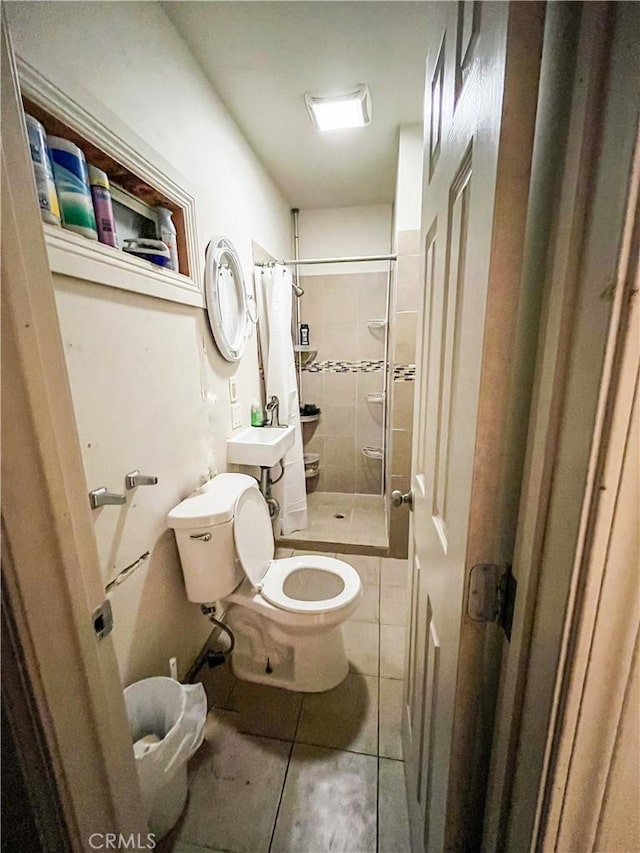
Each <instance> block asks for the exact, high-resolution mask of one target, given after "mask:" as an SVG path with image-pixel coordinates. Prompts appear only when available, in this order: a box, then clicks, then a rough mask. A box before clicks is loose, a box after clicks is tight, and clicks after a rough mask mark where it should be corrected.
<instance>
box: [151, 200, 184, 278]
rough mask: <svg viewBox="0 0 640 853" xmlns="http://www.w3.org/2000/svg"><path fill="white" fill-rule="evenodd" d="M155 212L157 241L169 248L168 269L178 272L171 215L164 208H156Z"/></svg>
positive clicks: (174, 231) (174, 232) (175, 240)
mask: <svg viewBox="0 0 640 853" xmlns="http://www.w3.org/2000/svg"><path fill="white" fill-rule="evenodd" d="M156 212H157V214H158V239H159V240H162V242H163V243H166V245H167V246H168V247H169V253H170V255H171V265H170V268H171V269H172V270H173V271H174V272H178V269H179V268H178V246H177V234H176V226H175V225H174V224H173V219H172V218H171V216H172V213H171V211H170V210H169V209H168V208H166V207H156Z"/></svg>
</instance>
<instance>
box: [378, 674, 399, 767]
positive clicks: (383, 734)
mask: <svg viewBox="0 0 640 853" xmlns="http://www.w3.org/2000/svg"><path fill="white" fill-rule="evenodd" d="M403 691H404V682H403V681H400V680H398V679H395V678H381V679H380V711H379V715H380V716H379V723H378V731H379V735H380V739H379V746H378V753H379V754H380V755H381V756H384V757H385V758H402V736H401V734H402V733H401V729H402V696H403Z"/></svg>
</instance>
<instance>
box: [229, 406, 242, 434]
mask: <svg viewBox="0 0 640 853" xmlns="http://www.w3.org/2000/svg"><path fill="white" fill-rule="evenodd" d="M241 426H242V406H241V405H240V403H234V404H233V405H232V406H231V428H232V429H238V427H241Z"/></svg>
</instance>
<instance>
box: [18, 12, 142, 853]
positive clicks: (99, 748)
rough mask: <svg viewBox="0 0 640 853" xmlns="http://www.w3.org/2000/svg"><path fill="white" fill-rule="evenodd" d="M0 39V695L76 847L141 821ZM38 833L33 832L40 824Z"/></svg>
mask: <svg viewBox="0 0 640 853" xmlns="http://www.w3.org/2000/svg"><path fill="white" fill-rule="evenodd" d="M1 42H2V44H1V50H2V74H1V85H2V131H3V132H2V150H1V166H2V226H3V238H4V239H3V243H2V284H3V288H2V392H3V400H2V403H3V406H2V439H3V448H2V450H3V455H2V486H3V494H2V498H3V501H2V524H3V531H2V532H3V554H4V555H5V556H6V557H7V558H6V559H5V560H4V564H3V581H4V582H3V592H4V597H3V598H4V600H3V608H4V609H5V614H6V617H7V618H8V620H9V622H10V623H11V625H12V632H11V633H12V651H13V652H15V665H12V662H13V660H14V658H13V655H11V656H9V661H8V664H9V666H8V671H7V672H6V673H5V672H3V693H4V694H5V696H6V697H7V698H8V699H9V700H12V701H10V702H9V708H8V712H7V713H8V717H9V724H10V725H11V728H12V733H13V736H14V737H15V738H16V740H17V746H18V747H19V750H20V753H21V755H22V761H21V763H22V769H23V771H24V773H25V777H26V781H27V785H28V787H29V790H30V793H31V794H32V795H34V797H35V799H37V798H38V793H39V788H41V787H42V782H41V780H40V779H39V778H38V775H37V773H34V772H33V770H32V769H31V768H33V767H34V766H36V762H31V761H30V759H31V758H32V757H34V753H35V752H37V751H38V746H37V745H36V744H34V743H32V742H31V740H30V739H28V738H26V737H25V735H24V732H25V731H26V729H25V728H24V723H25V717H26V716H27V713H28V712H27V710H26V708H25V704H24V703H23V702H21V701H20V700H21V698H23V697H26V696H27V694H28V693H30V694H31V697H32V700H33V701H32V707H31V713H32V715H33V716H34V717H35V718H37V723H38V724H39V727H40V730H41V732H42V743H41V749H40V753H41V756H40V757H41V758H42V760H43V761H44V762H45V763H48V764H49V766H50V770H51V778H52V779H53V780H55V786H56V788H57V795H58V797H59V803H60V806H61V809H62V813H63V814H62V818H63V823H64V826H65V827H66V833H67V841H68V844H69V847H70V848H71V849H73V850H76V851H78V853H80V851H85V850H86V849H87V847H88V844H89V843H90V842H89V837H90V836H91V835H92V834H93V833H107V832H109V833H114V832H115V833H122V834H124V835H127V836H129V835H130V834H136V835H138V836H139V837H141V838H146V833H147V827H146V823H145V820H144V813H143V809H142V803H141V799H140V791H139V785H138V781H137V775H136V768H135V763H134V758H133V752H132V749H131V739H130V735H129V727H128V723H127V718H126V712H125V707H124V700H123V696H122V686H121V684H120V679H119V676H118V670H117V663H116V657H115V652H114V649H113V642H112V638H111V637H106V638H104V639H102V640H98V639H97V637H96V635H95V633H94V628H93V619H92V614H93V612H94V611H95V609H96V608H98V607H99V606H100V605H101V604H102V603H103V601H104V599H105V592H104V588H103V585H102V581H101V578H100V571H99V563H98V555H97V549H96V542H95V535H94V530H93V523H92V518H91V514H90V510H89V505H88V501H87V485H86V481H85V476H84V471H83V467H82V458H81V453H80V445H79V440H78V434H77V428H76V423H75V416H74V411H73V405H72V400H71V392H70V388H69V382H68V377H67V370H66V364H65V357H64V351H63V346H62V341H61V337H60V330H59V324H58V316H57V310H56V303H55V296H54V291H53V285H52V279H51V274H50V269H49V262H48V258H47V251H46V246H45V241H44V236H43V230H42V224H41V219H40V211H39V207H38V204H37V195H36V189H35V183H34V177H33V171H32V167H31V162H30V159H29V154H28V151H29V148H28V142H27V134H26V127H25V123H24V118H23V116H22V105H21V103H20V96H19V85H18V77H17V73H16V67H15V62H14V59H13V52H12V47H11V40H10V36H9V32H8V27H7V25H6V21H5V19H4V15H3V18H2V36H1ZM25 188H28V189H29V190H30V191H27V192H25ZM17 667H19V668H20V676H21V678H22V687H19V686H18V687H17V688H16V689H13V690H12V689H11V681H12V680H13V683H14V685H15V684H16V683H17V682H16V678H15V676H16V675H17V673H16V668H17ZM27 707H28V706H27ZM21 733H22V737H21ZM43 808H44V809H45V810H46V803H44V804H43ZM40 829H41V831H42V832H43V834H44V836H45V842H46V840H47V838H46V836H47V833H48V831H49V827H48V824H47V821H46V820H44V821H42V825H41V826H40ZM58 838H59V836H58ZM45 848H46V849H51V848H50V847H48V846H47V845H46V844H45Z"/></svg>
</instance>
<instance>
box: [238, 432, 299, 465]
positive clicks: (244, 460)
mask: <svg viewBox="0 0 640 853" xmlns="http://www.w3.org/2000/svg"><path fill="white" fill-rule="evenodd" d="M294 437H295V427H293V426H285V427H247V428H245V429H243V430H241V431H240V432H237V433H234V434H233V435H232V436H231V437H230V438H228V439H227V462H234V463H235V464H236V465H261V466H263V467H266V468H271V467H273V466H274V465H277V464H278V462H279V461H280V460H281V459H282V457H283V456H284V455H285V453H286V452H287V450H289V449H290V448H292V447H293V440H294Z"/></svg>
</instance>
